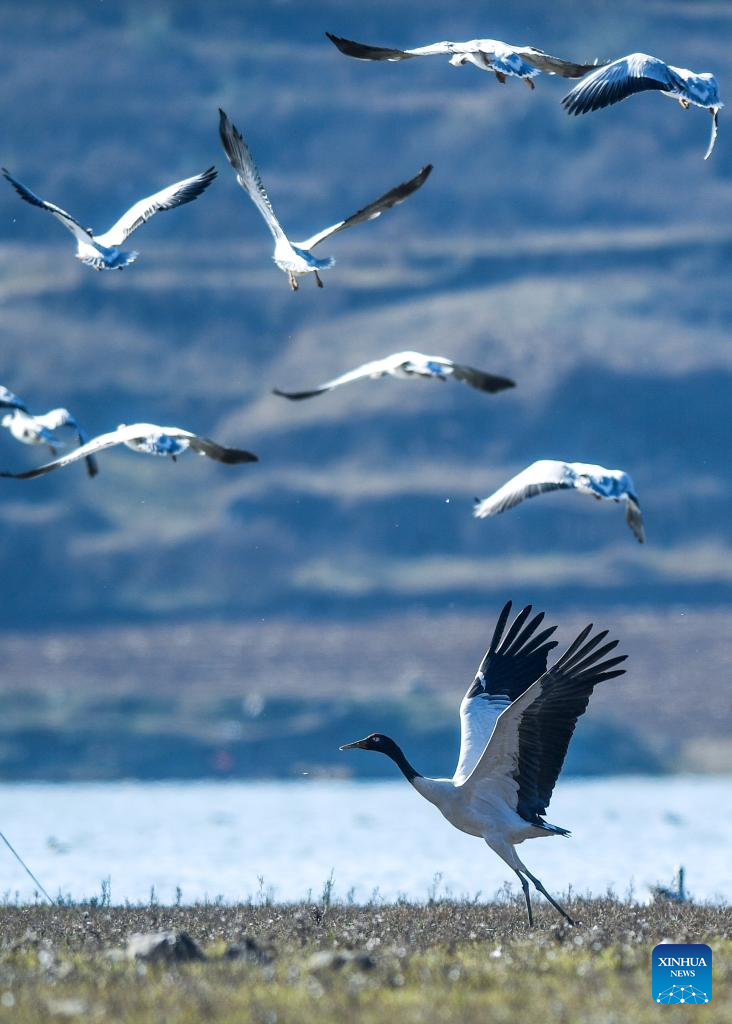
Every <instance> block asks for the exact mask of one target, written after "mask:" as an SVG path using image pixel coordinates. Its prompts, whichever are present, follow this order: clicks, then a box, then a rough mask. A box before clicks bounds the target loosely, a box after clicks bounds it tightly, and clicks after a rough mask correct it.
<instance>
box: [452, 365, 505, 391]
mask: <svg viewBox="0 0 732 1024" xmlns="http://www.w3.org/2000/svg"><path fill="white" fill-rule="evenodd" d="M452 375H453V377H454V378H455V380H464V381H465V383H466V384H470V386H471V387H473V388H477V389H478V390H479V391H488V392H489V393H490V394H492V395H493V394H495V393H496V392H497V391H505V390H506V388H515V387H516V382H515V381H513V380H511V379H510V378H509V377H500V376H498V375H497V374H495V373H484V372H483V371H482V370H476V369H475V367H474V366H464V365H463V364H462V363H453V364H452Z"/></svg>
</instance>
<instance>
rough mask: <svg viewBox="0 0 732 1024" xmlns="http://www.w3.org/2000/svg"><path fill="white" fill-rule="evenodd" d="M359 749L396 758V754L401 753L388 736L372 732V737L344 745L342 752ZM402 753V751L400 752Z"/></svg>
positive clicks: (341, 748)
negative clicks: (374, 751)
mask: <svg viewBox="0 0 732 1024" xmlns="http://www.w3.org/2000/svg"><path fill="white" fill-rule="evenodd" d="M356 747H358V749H359V750H376V751H378V752H379V753H380V754H386V755H387V757H392V758H393V757H394V754H395V753H396V752H397V751H399V747H398V746H397V744H396V743H395V742H394V740H392V739H390V738H389V737H388V736H384V735H383V733H380V732H372V733H371V735H370V736H366V737H365V738H364V739H362V740H356V741H355V742H354V743H344V744H343V746H342V747H340V748H339V749H340V750H352V749H354V748H356ZM399 752H400V753H401V751H399Z"/></svg>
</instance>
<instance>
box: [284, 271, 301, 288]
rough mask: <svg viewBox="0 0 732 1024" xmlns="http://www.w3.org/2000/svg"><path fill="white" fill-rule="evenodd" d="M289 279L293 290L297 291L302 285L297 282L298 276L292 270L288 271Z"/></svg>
mask: <svg viewBox="0 0 732 1024" xmlns="http://www.w3.org/2000/svg"><path fill="white" fill-rule="evenodd" d="M287 280H288V281H289V282H290V288H292V290H293V292H296V291H297V289H298V288H299V287H300V285H299V284H298V283H297V278H296V277H295V275H294V274H293V273H292V271H291V270H288V271H287Z"/></svg>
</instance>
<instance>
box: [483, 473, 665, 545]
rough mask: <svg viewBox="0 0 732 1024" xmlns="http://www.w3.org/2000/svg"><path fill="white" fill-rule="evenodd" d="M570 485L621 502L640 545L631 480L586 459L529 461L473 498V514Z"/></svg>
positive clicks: (640, 528) (487, 513) (489, 513)
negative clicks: (483, 495) (497, 485)
mask: <svg viewBox="0 0 732 1024" xmlns="http://www.w3.org/2000/svg"><path fill="white" fill-rule="evenodd" d="M570 488H574V489H575V490H576V491H579V492H580V493H581V494H590V495H592V497H593V498H597V500H598V501H600V500H602V499H606V500H609V501H624V502H625V521H626V522H627V524H628V526H629V527H630V529H631V530H632V531H633V534H634V535H635V537H636V539H637V540H638V541H639V542H640V543H641V544H642V543H643V542H644V540H645V539H646V535H645V530H644V528H643V516H642V515H641V510H640V503H639V501H638V498H637V497H636V494H635V487H634V485H633V481H632V480H631V478H630V477H629V476H628V474H627V473H624V472H623V471H622V469H605V468H604V467H603V466H593V465H591V464H590V463H586V462H560V461H559V460H557V459H541V460H539V462H532V464H531V465H530V466H527V468H526V469H523V470H522V471H521V472H520V473H517V474H516V476H514V477H512V478H511V479H510V480H509V481H508V483H505V484H504V485H503V487H500V488H499V489H498V490H497V491H496V492H495V493H494V494H491V495H489V497H487V498H484V499H483V501H480V500H479V499H477V498H476V505H475V509H474V510H473V515H474V516H476V517H477V518H478V519H485V518H486V517H487V516H497V515H498V514H499V512H505V511H506V509H508V508H513V507H514V505H518V504H519V502H521V501H523V500H524V499H525V498H533V497H535V496H536V495H537V494H543V493H544V492H545V491H556V490H568V489H570Z"/></svg>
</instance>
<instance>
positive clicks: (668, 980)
mask: <svg viewBox="0 0 732 1024" xmlns="http://www.w3.org/2000/svg"><path fill="white" fill-rule="evenodd" d="M651 964H652V967H653V970H652V977H651V985H652V988H653V1001H654V1003H667V1004H668V1003H673V1004H675V1005H678V1004H679V1003H686V1004H689V1003H692V1004H694V1003H695V1004H697V1005H700V1004H701V1005H703V1004H704V1003H711V1001H712V951H711V949H710V948H709V946H705V945H704V944H703V943H684V944H678V945H674V944H672V943H670V942H664V943H662V944H661V945H660V946H656V947H655V949H654V950H653V953H652V956H651Z"/></svg>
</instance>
